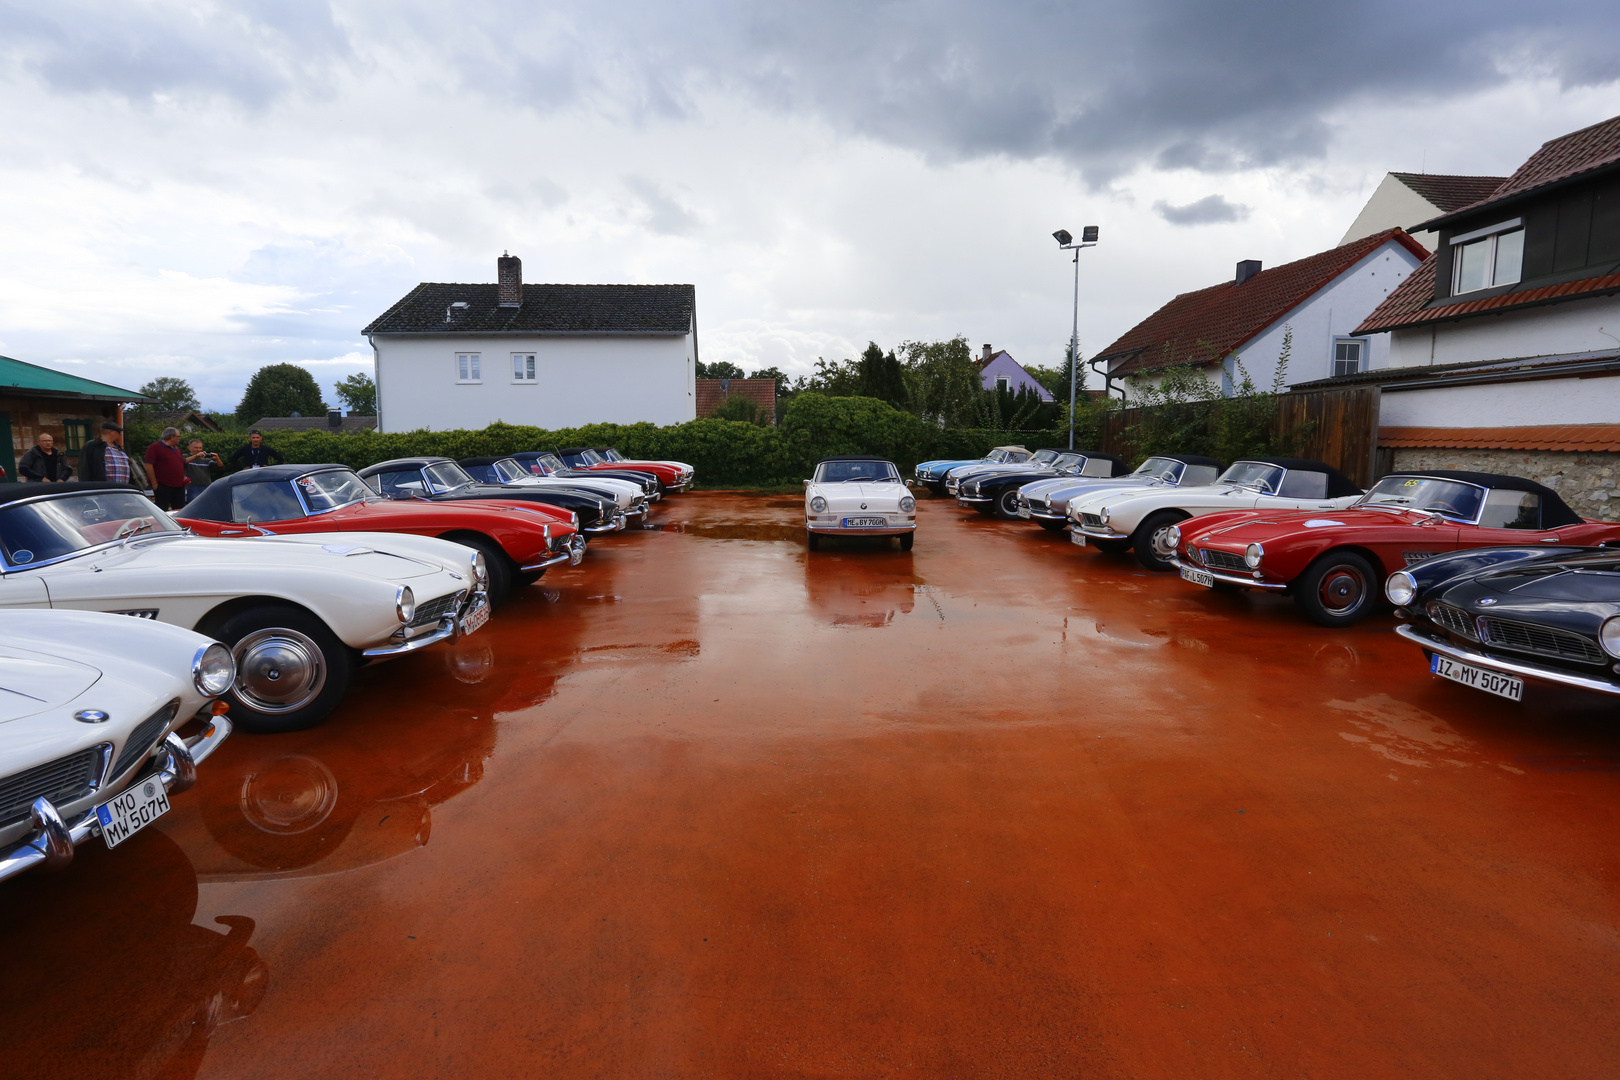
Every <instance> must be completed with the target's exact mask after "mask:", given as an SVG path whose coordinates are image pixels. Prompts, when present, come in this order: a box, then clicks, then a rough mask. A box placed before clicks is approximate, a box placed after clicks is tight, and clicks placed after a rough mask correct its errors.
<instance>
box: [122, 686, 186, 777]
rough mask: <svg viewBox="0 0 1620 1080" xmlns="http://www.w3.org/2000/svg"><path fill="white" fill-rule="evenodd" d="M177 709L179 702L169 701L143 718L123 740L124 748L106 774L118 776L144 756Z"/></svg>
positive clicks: (171, 719) (178, 709) (178, 708)
mask: <svg viewBox="0 0 1620 1080" xmlns="http://www.w3.org/2000/svg"><path fill="white" fill-rule="evenodd" d="M179 711H180V703H179V702H178V701H171V702H169V703H168V704H167V705H165V706H163V708H161V709H159V710H158V711H157V712H155V713H153V714H152V715H151V716H148V717H147V718H146V719H145V720H142V721H141V723H140V726H139V727H137V728H136V729H135V731H134V733H133V734H132V735H130V737H129V738H128V740H126V741H125V743H124V749H123V750H122V751H120V752H119V754H118V760H117V761H116V762H115V763H114V764H113V767H112V772H111V773H109V774H108V775H109V776H120V775H122V774H123V771H124V770H125V769H127V768H129V767H130V766H131V765H133V764H135V763H136V762H137V761H139V760H140V759H141V758H143V757H145V756H146V754H147V752H148V751H149V750H151V749H152V745H153V744H154V743H156V742H157V741H158V738H159V737H160V736H161V735H162V734H163V733H164V729H165V728H167V727H168V726H169V724H170V722H172V721H173V720H174V714H175V713H177V712H179Z"/></svg>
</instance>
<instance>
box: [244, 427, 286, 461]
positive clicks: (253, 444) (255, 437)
mask: <svg viewBox="0 0 1620 1080" xmlns="http://www.w3.org/2000/svg"><path fill="white" fill-rule="evenodd" d="M286 460H287V459H286V457H285V456H283V455H282V453H281V451H280V450H277V449H276V448H275V447H273V446H266V445H264V436H263V435H262V434H260V433H259V429H258V428H254V429H253V430H252V431H250V432H248V444H247V445H246V446H239V447H237V448H236V453H234V454H232V455H231V464H232V465H235V466H236V467H237V468H239V469H262V468H264V467H265V466H266V465H269V464H272V463H280V462H283V461H286Z"/></svg>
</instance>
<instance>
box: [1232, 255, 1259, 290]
mask: <svg viewBox="0 0 1620 1080" xmlns="http://www.w3.org/2000/svg"><path fill="white" fill-rule="evenodd" d="M1259 272H1260V260H1259V259H1244V260H1243V261H1242V262H1240V263H1238V264H1237V276H1236V277H1234V278H1233V279H1232V284H1234V285H1241V284H1243V283H1244V282H1245V281H1248V280H1249V279H1250V278H1252V277H1254V275H1256V274H1258V273H1259Z"/></svg>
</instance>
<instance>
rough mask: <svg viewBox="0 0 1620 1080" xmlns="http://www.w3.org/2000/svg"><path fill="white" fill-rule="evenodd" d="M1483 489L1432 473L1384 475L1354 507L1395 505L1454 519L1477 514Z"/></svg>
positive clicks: (1469, 518) (1462, 519)
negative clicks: (1438, 476)
mask: <svg viewBox="0 0 1620 1080" xmlns="http://www.w3.org/2000/svg"><path fill="white" fill-rule="evenodd" d="M1484 499H1485V489H1484V488H1482V487H1477V486H1475V485H1473V484H1462V483H1458V482H1457V481H1455V480H1439V479H1436V478H1435V477H1432V476H1386V477H1384V478H1383V479H1382V480H1380V481H1378V483H1376V484H1374V485H1373V486H1372V490H1371V491H1369V492H1367V494H1365V495H1363V496H1362V497H1361V502H1360V503H1358V504H1357V505H1358V506H1395V507H1399V508H1401V509H1402V510H1419V511H1426V512H1428V513H1433V514H1441V515H1444V516H1445V517H1448V518H1455V519H1457V520H1458V521H1473V520H1474V519H1475V518H1477V517H1479V508H1480V504H1481V503H1482V502H1483V501H1484Z"/></svg>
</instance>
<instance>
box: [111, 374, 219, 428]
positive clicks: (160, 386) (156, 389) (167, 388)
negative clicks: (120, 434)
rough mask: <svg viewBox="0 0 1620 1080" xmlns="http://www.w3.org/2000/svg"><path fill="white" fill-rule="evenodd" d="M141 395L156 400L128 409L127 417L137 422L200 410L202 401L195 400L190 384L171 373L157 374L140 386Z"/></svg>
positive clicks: (155, 420)
mask: <svg viewBox="0 0 1620 1080" xmlns="http://www.w3.org/2000/svg"><path fill="white" fill-rule="evenodd" d="M141 395H142V396H143V397H149V398H156V399H157V400H156V401H155V402H153V403H152V404H150V405H137V406H135V408H133V409H131V410H129V412H128V414H127V415H128V417H129V419H130V420H131V421H132V422H134V423H137V424H153V423H156V422H157V421H159V420H160V419H163V418H164V417H167V416H170V415H172V414H174V413H178V412H186V411H188V410H195V411H199V412H200V411H201V410H202V402H200V401H198V400H197V392H196V391H195V390H193V389H192V388H191V384H190V383H188V382H186V380H184V379H177V378H175V377H174V376H173V375H159V376H158V377H157V378H155V379H153V380H152V381H151V382H149V383H147V384H146V385H145V386H143V387H141Z"/></svg>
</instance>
